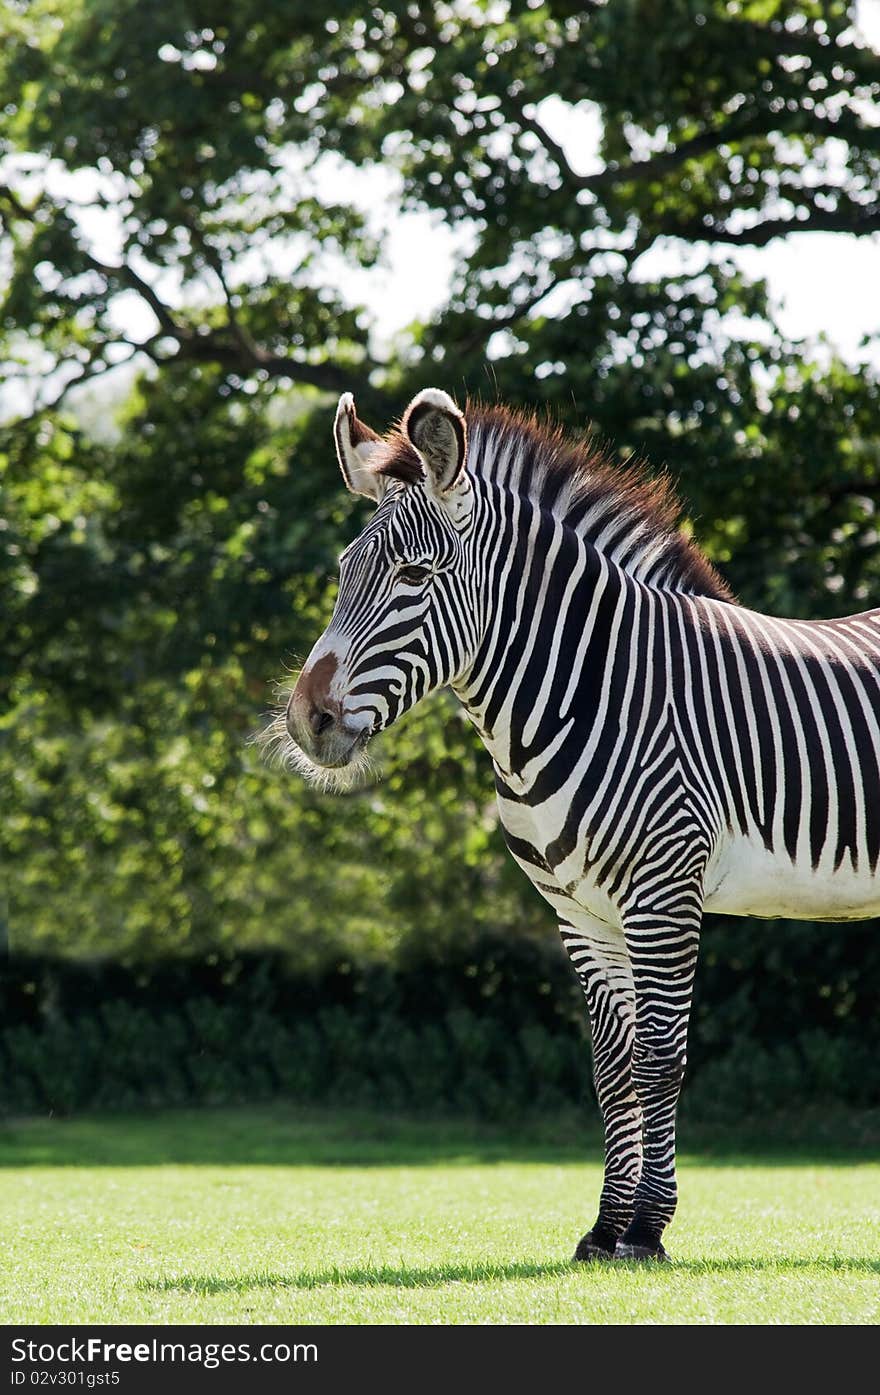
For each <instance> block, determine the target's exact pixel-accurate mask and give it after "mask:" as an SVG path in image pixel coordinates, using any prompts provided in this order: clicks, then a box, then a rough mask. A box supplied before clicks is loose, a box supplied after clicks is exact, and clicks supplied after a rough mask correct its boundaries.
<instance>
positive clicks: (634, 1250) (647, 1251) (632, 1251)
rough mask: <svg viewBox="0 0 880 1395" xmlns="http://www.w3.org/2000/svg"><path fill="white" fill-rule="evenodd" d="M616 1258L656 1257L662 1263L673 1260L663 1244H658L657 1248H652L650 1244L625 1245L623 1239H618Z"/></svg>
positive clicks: (639, 1258)
mask: <svg viewBox="0 0 880 1395" xmlns="http://www.w3.org/2000/svg"><path fill="white" fill-rule="evenodd" d="M614 1258H615V1259H638V1260H645V1259H654V1260H658V1261H659V1262H660V1263H661V1264H669V1263H670V1262H671V1261H670V1259H669V1255H668V1254H667V1253H666V1251H665V1250H664V1248H663V1246H662V1245H658V1246H657V1248H656V1250H652V1249H651V1248H650V1247H649V1246H648V1245H625V1244H624V1243H623V1241H622V1240H618V1242H617V1249H616V1250H615V1251H614Z"/></svg>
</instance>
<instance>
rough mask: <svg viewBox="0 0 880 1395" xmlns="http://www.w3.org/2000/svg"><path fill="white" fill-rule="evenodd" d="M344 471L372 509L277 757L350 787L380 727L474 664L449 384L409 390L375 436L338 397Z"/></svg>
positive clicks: (472, 608) (470, 538)
mask: <svg viewBox="0 0 880 1395" xmlns="http://www.w3.org/2000/svg"><path fill="white" fill-rule="evenodd" d="M334 434H335V438H336V451H337V455H338V457H339V464H340V466H341V469H342V474H343V478H344V479H345V483H346V485H347V486H348V488H349V489H350V490H351V491H352V492H353V493H355V494H363V495H365V496H366V497H367V498H369V499H372V500H373V501H374V503H375V504H376V505H377V508H376V511H375V513H374V514H373V516H372V517H371V519H370V521H369V523H368V524H367V526H366V527H365V528H364V530H363V532H362V533H361V534H360V535H359V537H357V538H356V539H355V540H354V542H353V543H351V545H350V546H349V547H347V548H346V549H345V551H344V552H343V554H342V556H341V558H340V576H339V594H338V597H337V601H336V606H335V609H334V611H333V617H332V619H331V621H330V624H329V625H328V627H327V629H326V630H325V631H324V633H323V634H322V635H321V637H320V639H319V640H318V641H317V643H316V644H315V646H314V648H313V649H312V651H311V653H310V654H309V656H308V658H307V660H306V662H305V665H304V666H303V669H302V672H301V673H300V676H299V679H298V681H297V683H296V686H295V688H294V689H293V692H292V693H291V695H290V701H289V702H288V704H287V709H286V712H285V714H284V726H285V729H284V731H283V732H281V733H279V734H280V735H281V737H282V742H283V749H284V753H285V754H286V756H287V759H288V761H289V763H290V764H291V765H293V766H294V767H296V768H297V769H299V770H300V771H301V772H302V773H303V774H305V775H306V776H307V777H308V778H310V779H312V780H314V781H315V782H316V783H321V784H324V785H327V786H330V787H336V788H347V787H349V786H350V785H351V784H352V783H353V782H354V779H355V778H356V776H357V773H358V772H359V770H360V769H362V768H363V766H364V765H365V763H366V757H365V748H366V745H367V743H368V741H369V740H370V737H371V736H373V735H374V734H375V733H376V732H378V731H382V730H383V729H384V728H385V727H387V726H390V724H391V723H392V722H393V721H395V720H396V719H397V718H398V717H399V716H400V715H401V713H403V712H405V711H406V710H407V709H408V708H410V707H412V706H413V704H414V703H416V702H418V701H419V699H420V698H423V697H425V695H426V694H427V693H429V692H432V691H433V690H434V689H435V688H439V687H441V686H443V685H444V684H447V683H451V682H454V681H455V680H456V678H458V677H460V676H461V675H462V674H463V673H464V672H465V671H466V670H467V668H468V667H469V665H470V664H471V663H472V661H473V658H474V655H475V653H476V648H477V643H478V638H479V622H478V612H479V609H480V607H479V603H478V587H477V585H476V583H475V580H474V578H475V574H476V567H475V565H474V557H473V547H474V526H473V524H474V512H475V509H474V499H475V496H474V487H473V479H472V477H471V475H470V474H469V473H468V471H467V469H466V458H467V427H466V424H465V418H464V415H463V413H462V412H461V411H459V409H458V407H457V406H456V404H455V403H454V402H453V401H452V399H451V398H450V397H448V396H447V394H446V393H445V392H440V391H439V390H437V389H434V388H429V389H427V390H425V391H424V392H420V393H419V394H418V396H416V397H415V398H413V400H412V402H411V403H410V404H409V407H408V408H407V410H406V412H405V413H404V416H403V419H402V421H401V424H400V427H399V429H398V430H396V431H394V432H392V433H390V434H389V435H388V436H386V437H384V438H383V437H379V436H378V435H377V434H376V433H375V432H374V431H371V430H370V428H369V427H367V426H365V425H364V424H363V422H361V421H359V420H358V418H357V415H356V413H355V407H354V400H353V398H352V396H351V394H350V393H345V394H344V395H343V396H342V397H341V398H340V400H339V408H338V410H337V413H336V422H335V426H334Z"/></svg>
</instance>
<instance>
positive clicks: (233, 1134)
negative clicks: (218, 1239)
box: [0, 1104, 880, 1169]
mask: <svg viewBox="0 0 880 1395" xmlns="http://www.w3.org/2000/svg"><path fill="white" fill-rule="evenodd" d="M800 1126H801V1127H802V1128H803V1130H804V1132H803V1133H801V1134H800V1136H798V1134H797V1133H790V1132H788V1133H787V1132H786V1130H785V1128H783V1126H782V1125H780V1123H779V1121H776V1129H777V1133H776V1136H775V1137H774V1136H772V1134H771V1135H770V1137H768V1133H769V1129H768V1131H767V1132H765V1133H763V1135H762V1134H761V1132H759V1131H758V1129H757V1128H755V1130H754V1132H752V1131H750V1130H749V1131H747V1128H746V1127H743V1128H740V1129H738V1130H737V1131H735V1132H734V1131H731V1130H730V1129H726V1130H725V1129H720V1128H708V1127H706V1126H703V1127H701V1128H696V1127H694V1126H690V1125H685V1126H683V1127H682V1128H681V1130H680V1137H679V1157H680V1160H681V1162H682V1164H683V1165H685V1166H687V1164H688V1162H689V1161H690V1162H694V1161H696V1162H698V1163H699V1165H700V1166H701V1167H732V1166H747V1165H750V1164H753V1165H760V1166H762V1167H774V1166H785V1167H791V1166H798V1165H811V1166H812V1165H816V1164H819V1163H834V1162H841V1163H849V1164H859V1163H864V1162H872V1161H876V1158H877V1155H878V1154H877V1144H878V1142H880V1112H878V1111H871V1112H863V1113H861V1114H859V1113H857V1112H852V1113H850V1114H846V1115H844V1114H841V1116H840V1119H839V1120H838V1121H837V1122H836V1124H835V1123H834V1122H833V1121H831V1120H829V1119H828V1118H823V1120H822V1129H821V1132H820V1131H819V1130H818V1129H817V1130H816V1132H811V1129H810V1127H809V1121H803V1120H801V1121H800ZM602 1153H603V1149H602V1138H601V1133H600V1130H599V1121H598V1117H597V1116H596V1115H595V1114H594V1115H593V1116H592V1117H591V1116H590V1115H589V1114H587V1113H586V1111H585V1112H583V1113H581V1112H580V1111H574V1110H571V1111H564V1112H561V1113H559V1114H557V1115H550V1116H534V1115H533V1116H525V1117H523V1118H518V1119H514V1120H509V1121H505V1122H503V1123H491V1122H487V1121H486V1120H475V1119H467V1118H437V1117H434V1118H428V1117H424V1118H419V1117H406V1116H394V1115H388V1114H384V1113H382V1112H380V1111H373V1112H367V1111H363V1110H353V1109H346V1108H339V1109H329V1108H328V1109H325V1110H320V1109H316V1108H310V1109H296V1108H294V1107H291V1106H290V1105H283V1104H279V1105H260V1106H250V1107H248V1106H239V1107H232V1108H225V1109H219V1108H208V1109H201V1110H194V1109H179V1110H170V1109H163V1110H157V1111H154V1112H149V1111H141V1112H139V1113H137V1114H128V1115H126V1114H117V1115H106V1116H98V1115H92V1116H86V1117H81V1118H75V1119H61V1120H59V1119H24V1120H13V1121H8V1122H6V1123H3V1124H0V1169H2V1168H4V1167H22V1168H26V1167H89V1168H91V1167H162V1166H168V1165H175V1166H208V1167H288V1168H290V1167H357V1168H371V1167H419V1166H426V1167H427V1166H432V1165H436V1164H438V1163H444V1164H446V1165H448V1166H463V1165H476V1164H479V1165H483V1164H489V1163H499V1164H500V1163H519V1162H531V1163H550V1164H553V1165H558V1164H562V1163H572V1162H584V1163H592V1164H601V1160H602Z"/></svg>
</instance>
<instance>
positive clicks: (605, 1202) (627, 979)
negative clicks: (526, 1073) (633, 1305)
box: [560, 916, 642, 1261]
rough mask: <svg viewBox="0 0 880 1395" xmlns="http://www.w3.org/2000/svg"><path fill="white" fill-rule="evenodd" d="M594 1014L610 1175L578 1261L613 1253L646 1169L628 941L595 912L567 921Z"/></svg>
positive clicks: (569, 945) (565, 931)
mask: <svg viewBox="0 0 880 1395" xmlns="http://www.w3.org/2000/svg"><path fill="white" fill-rule="evenodd" d="M560 931H561V934H562V939H563V943H564V944H565V947H566V949H567V950H568V953H569V955H570V957H571V961H572V963H573V964H574V967H575V969H576V971H577V975H578V978H579V979H580V981H581V986H582V988H583V990H584V995H585V997H586V1000H587V1007H588V1009H589V1014H590V1033H591V1036H592V1042H593V1077H594V1080H595V1084H596V1096H597V1098H598V1101H599V1108H600V1109H601V1111H602V1121H603V1124H604V1128H605V1178H604V1181H603V1184H602V1194H601V1197H600V1199H599V1215H598V1217H597V1219H596V1222H595V1224H594V1225H593V1227H592V1229H591V1230H589V1231H588V1232H587V1234H586V1235H585V1236H584V1237H583V1239H582V1240H581V1241H580V1243H579V1245H578V1247H577V1250H576V1251H575V1255H574V1258H575V1259H576V1260H584V1261H586V1260H593V1259H611V1258H612V1257H613V1256H614V1253H615V1246H616V1245H617V1240H618V1237H619V1236H620V1235H622V1234H623V1232H624V1231H625V1230H626V1228H627V1226H628V1225H629V1223H630V1221H631V1220H632V1217H633V1205H634V1197H635V1190H636V1184H637V1183H638V1180H639V1176H640V1174H641V1162H642V1114H641V1108H640V1105H639V1101H638V1098H637V1096H636V1092H635V1089H634V1087H633V1080H632V1050H633V1037H634V1029H635V992H634V988H633V977H632V969H631V967H630V962H629V953H628V950H627V947H626V942H625V940H624V937H623V935H622V934H621V932H620V931H619V930H615V929H613V927H611V926H609V925H603V924H602V922H601V921H598V920H594V919H593V918H592V917H587V916H583V917H580V916H579V917H578V924H577V928H575V927H574V926H573V925H569V924H565V923H563V924H561V925H560Z"/></svg>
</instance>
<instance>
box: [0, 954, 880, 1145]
mask: <svg viewBox="0 0 880 1395" xmlns="http://www.w3.org/2000/svg"><path fill="white" fill-rule="evenodd" d="M720 934H721V939H722V948H723V950H724V951H725V952H726V953H727V954H728V955H730V956H731V958H732V959H733V964H732V965H728V966H726V968H727V971H726V972H725V971H724V970H723V969H720V967H719V965H718V963H717V948H716V950H715V954H716V960H715V962H711V961H710V962H709V963H707V964H706V966H705V968H706V973H705V975H704V978H703V981H702V982H701V985H700V995H699V998H698V1001H697V1005H696V1009H695V1013H694V1020H693V1029H692V1032H691V1044H690V1052H689V1055H690V1066H689V1070H688V1080H687V1084H686V1089H685V1094H684V1117H685V1118H686V1119H687V1120H694V1119H696V1120H704V1121H708V1122H711V1123H715V1124H718V1123H721V1124H732V1125H736V1124H737V1123H738V1122H739V1121H741V1120H742V1118H743V1116H744V1115H745V1116H747V1117H755V1118H757V1117H761V1116H768V1115H772V1114H773V1113H774V1112H776V1111H779V1112H781V1113H784V1112H785V1111H789V1112H790V1111H791V1110H792V1109H793V1108H796V1107H797V1106H799V1105H807V1104H812V1105H813V1106H814V1107H815V1106H816V1105H817V1104H825V1105H828V1106H832V1105H833V1106H834V1107H836V1108H838V1109H839V1108H840V1107H841V1106H847V1105H848V1106H851V1107H865V1106H867V1107H875V1108H876V1107H877V1105H878V1103H880V1099H878V1095H877V1084H876V1072H875V1071H874V1070H873V1069H872V1061H873V1060H875V1059H876V1053H877V1049H878V1045H880V1043H878V1041H877V1024H876V1011H875V1009H876V1001H877V996H878V993H880V950H878V948H877V945H876V936H875V937H873V940H872V939H871V938H869V937H868V936H866V935H865V934H864V933H862V934H861V935H859V932H858V930H856V931H855V932H854V934H853V937H852V938H853V943H852V944H851V946H850V948H851V950H852V952H853V954H854V956H857V957H858V959H859V962H860V972H859V975H858V977H857V978H856V976H855V975H853V976H852V978H851V980H849V981H844V982H840V981H839V980H838V981H835V975H836V974H837V973H839V970H838V969H837V965H836V962H835V957H834V956H833V955H832V954H828V955H826V961H827V962H826V964H825V965H814V966H813V981H812V983H809V981H807V984H805V982H804V981H803V980H801V981H800V985H799V991H798V992H797V994H793V993H792V992H791V991H790V986H789V985H790V983H791V981H792V979H793V978H795V976H796V973H797V969H798V967H799V966H798V964H797V955H796V954H795V956H794V964H792V961H791V958H790V957H786V956H784V955H776V956H773V955H772V954H771V955H770V956H769V962H768V963H762V965H761V972H760V974H756V973H755V971H754V970H753V969H752V967H751V966H750V965H749V964H748V962H745V961H746V960H747V956H748V950H749V947H748V946H747V945H745V946H742V945H741V947H740V955H741V956H742V957H741V958H736V954H737V950H736V942H735V936H734V935H733V934H732V933H731V932H728V933H727V934H726V935H725V934H724V932H720ZM715 938H716V939H717V936H716V937H715ZM743 950H745V953H743ZM731 969H732V971H733V972H732V973H731ZM731 978H733V985H732V987H731V982H730V980H731ZM807 985H808V986H807ZM725 989H726V996H725ZM0 993H2V1001H0V1006H2V1019H3V1022H4V1023H5V1024H6V1025H5V1028H4V1029H3V1030H2V1032H0V1065H2V1067H3V1068H2V1071H0V1080H2V1082H3V1084H2V1086H0V1107H2V1109H3V1110H4V1111H5V1112H6V1113H7V1114H20V1113H34V1112H36V1113H44V1112H52V1113H56V1114H72V1113H81V1112H82V1111H84V1110H89V1109H111V1110H120V1109H130V1108H139V1107H141V1106H143V1105H145V1104H149V1105H151V1106H157V1105H169V1104H173V1105H180V1104H199V1105H208V1104H211V1105H214V1104H230V1103H236V1102H239V1101H252V1100H255V1099H272V1098H279V1097H280V1098H283V1099H286V1100H289V1101H293V1102H296V1103H298V1104H301V1105H307V1104H326V1103H335V1104H340V1105H346V1106H350V1107H357V1108H365V1109H370V1108H381V1109H383V1110H409V1111H412V1110H421V1111H424V1112H429V1113H430V1112H431V1111H436V1110H447V1111H450V1112H457V1113H462V1114H471V1115H477V1116H480V1117H483V1118H493V1119H494V1118H500V1119H506V1118H513V1117H519V1116H520V1115H522V1114H523V1113H547V1114H552V1113H554V1112H558V1111H559V1110H564V1109H566V1108H569V1109H571V1108H581V1109H582V1108H583V1107H584V1104H585V1102H586V1100H587V1098H588V1096H589V1094H590V1086H589V1055H588V1048H587V1041H586V1021H585V1010H584V1006H583V1001H582V997H581V993H580V989H579V987H578V985H577V981H576V979H575V976H574V974H573V972H572V971H571V968H570V966H569V964H568V961H567V960H566V958H565V956H564V954H563V951H562V948H561V946H560V944H559V943H558V941H557V940H556V939H555V938H554V937H553V936H552V935H548V936H547V938H546V939H545V940H540V941H538V940H533V939H531V938H529V937H513V936H507V937H502V936H499V935H497V934H494V935H488V936H484V937H483V938H482V939H480V940H478V941H476V942H475V943H473V944H472V945H470V946H462V945H461V943H453V944H451V945H443V944H435V945H424V944H423V945H421V946H418V947H417V946H415V945H413V944H411V945H410V946H409V952H408V956H407V962H405V963H399V964H397V965H388V964H378V963H375V962H374V963H372V964H370V963H368V962H365V961H364V960H363V959H361V961H360V962H352V961H350V960H342V961H341V962H339V963H337V964H335V965H333V966H330V967H324V968H321V969H319V968H315V967H313V968H312V969H310V970H306V969H303V968H300V969H298V970H296V969H293V968H292V967H291V965H290V964H289V963H288V962H285V960H284V959H283V958H282V957H281V956H279V955H275V956H270V955H266V954H263V955H261V956H250V957H245V956H242V955H240V954H239V955H236V956H233V955H224V956H222V957H221V956H216V955H215V956H212V957H211V958H210V959H208V960H207V961H205V960H204V959H189V960H186V959H179V960H165V961H161V960H160V961H155V960H154V961H151V962H144V961H142V962H140V963H136V964H132V965H131V966H130V967H129V968H127V969H123V968H121V967H120V966H119V965H117V964H114V963H112V962H109V963H104V964H101V963H93V964H91V965H87V964H80V965H77V964H73V963H70V962H69V961H67V960H48V959H36V960H34V959H26V958H21V959H19V958H16V959H15V960H14V961H13V962H12V964H11V965H10V967H9V969H8V970H7V972H6V974H5V975H4V976H3V978H2V980H0ZM795 999H796V1001H794V1000H795ZM780 1005H781V1006H780Z"/></svg>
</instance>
